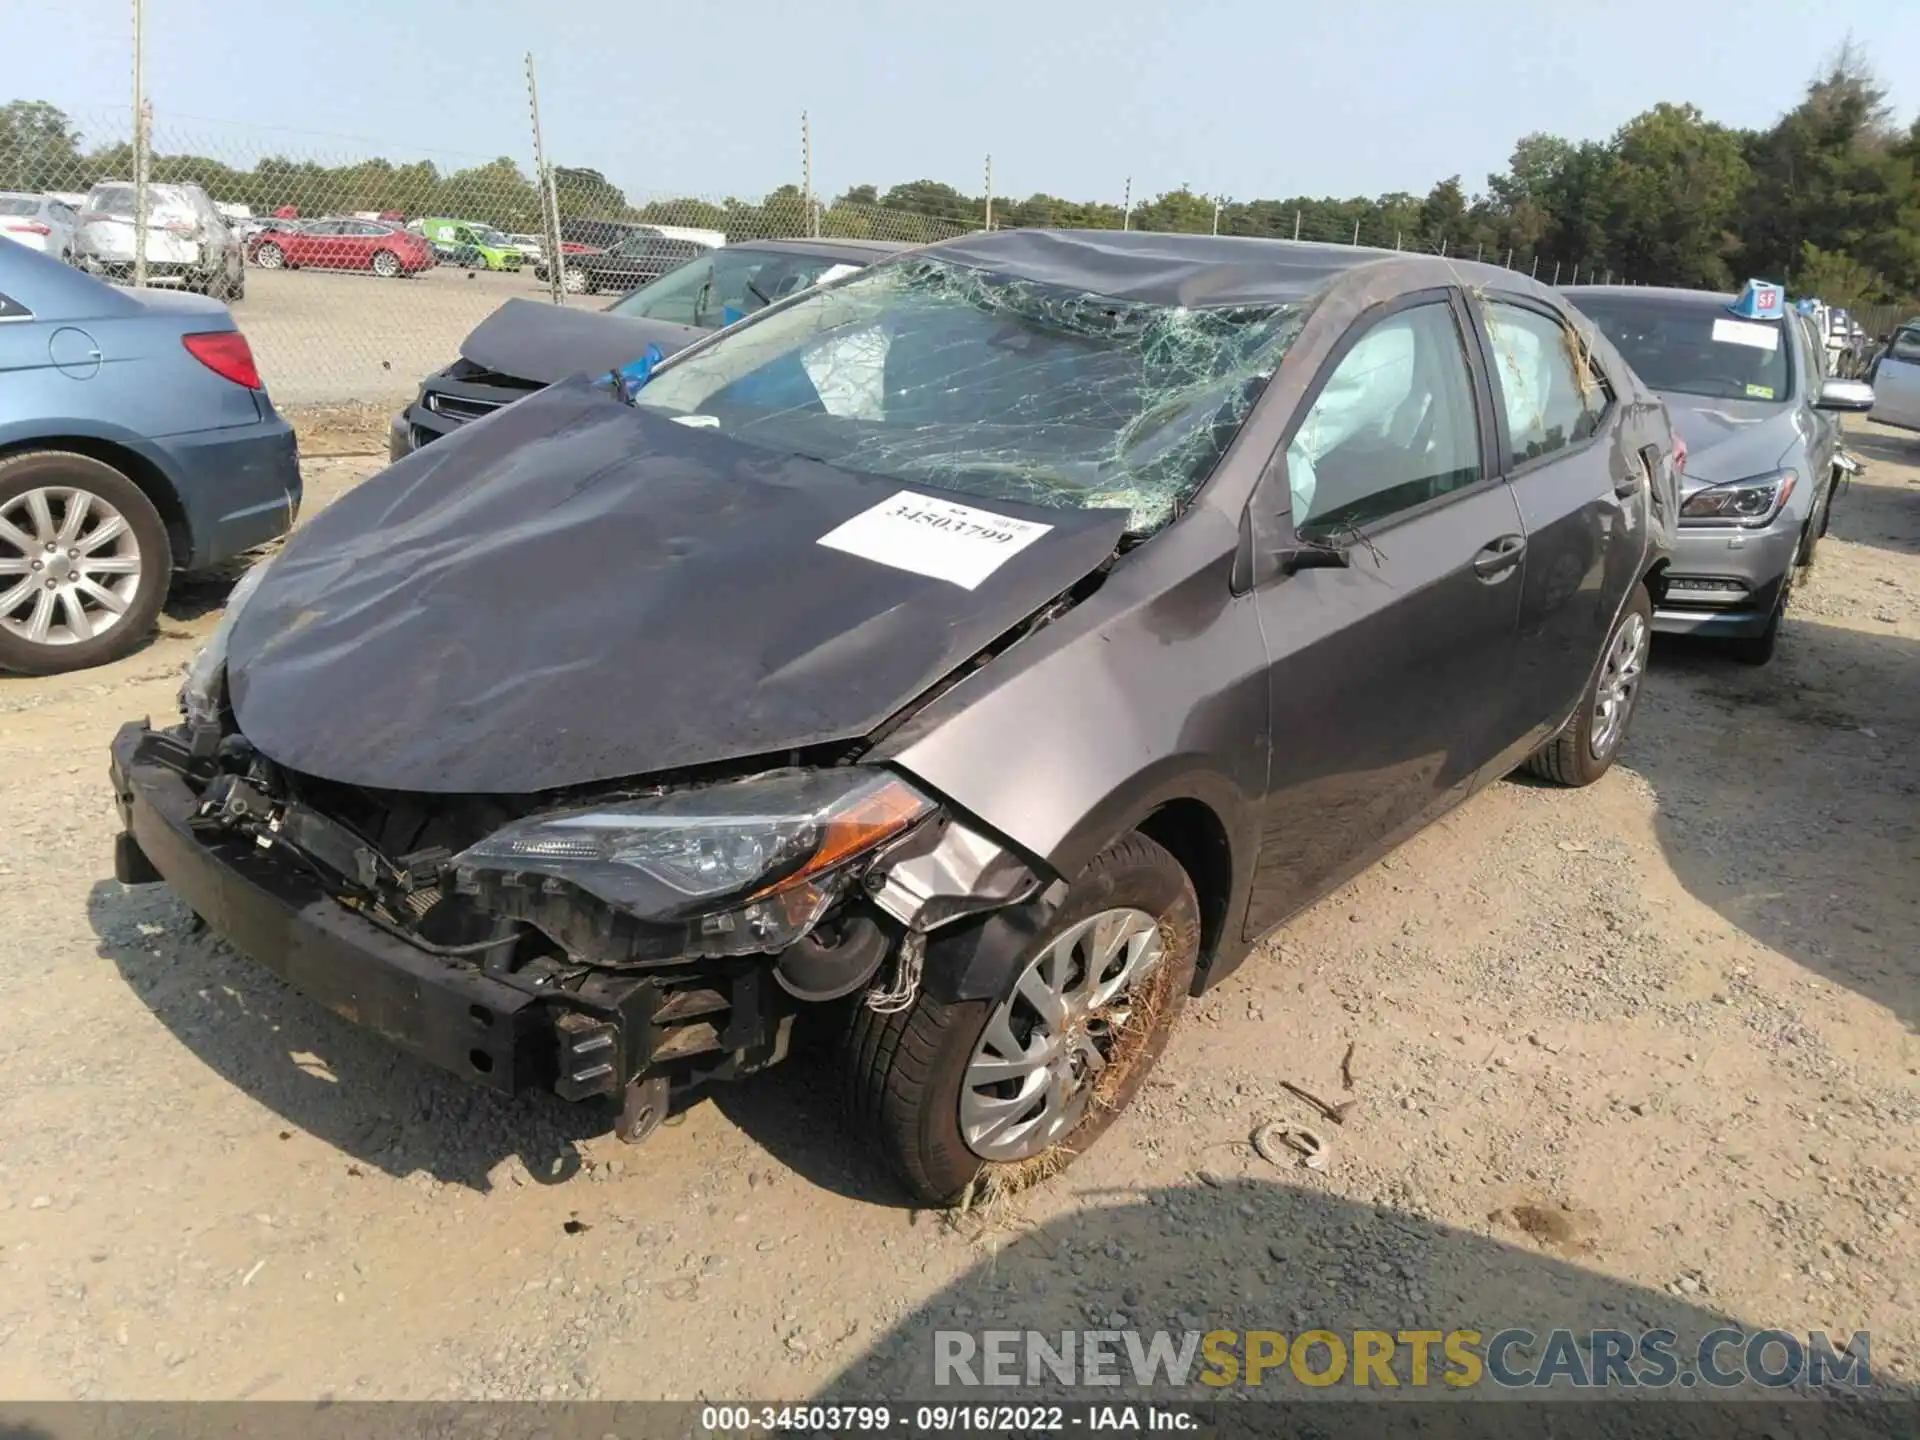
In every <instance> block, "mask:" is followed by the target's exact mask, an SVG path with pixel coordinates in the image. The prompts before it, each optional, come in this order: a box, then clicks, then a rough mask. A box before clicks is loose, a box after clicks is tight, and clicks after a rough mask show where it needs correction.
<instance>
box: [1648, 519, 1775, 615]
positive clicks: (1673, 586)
mask: <svg viewBox="0 0 1920 1440" xmlns="http://www.w3.org/2000/svg"><path fill="white" fill-rule="evenodd" d="M1803 523H1804V522H1802V521H1801V520H1799V519H1798V518H1789V517H1785V516H1783V517H1781V518H1780V519H1778V520H1776V521H1775V522H1774V523H1773V525H1772V526H1770V527H1769V528H1767V529H1765V530H1758V531H1754V530H1737V529H1735V528H1733V527H1731V526H1727V527H1721V526H1712V527H1708V526H1698V527H1695V526H1683V527H1682V528H1681V530H1680V535H1679V538H1678V540H1677V541H1676V542H1675V544H1674V548H1673V563H1672V565H1671V566H1670V567H1669V568H1668V570H1667V575H1666V579H1667V585H1666V590H1665V593H1664V594H1663V595H1662V597H1661V599H1660V602H1659V604H1658V605H1657V606H1656V607H1655V609H1654V612H1653V628H1654V629H1655V630H1658V631H1660V632H1662V633H1664V634H1673V635H1720V636H1736V635H1751V634H1757V633H1759V632H1760V631H1762V630H1764V629H1766V627H1767V623H1768V622H1769V621H1770V620H1771V619H1772V617H1773V612H1774V610H1775V608H1776V607H1777V606H1778V604H1779V602H1780V591H1781V589H1782V587H1783V586H1784V585H1785V583H1786V578H1787V572H1788V571H1790V570H1791V569H1792V568H1793V563H1794V556H1795V554H1796V553H1797V551H1798V550H1799V546H1800V531H1801V527H1802V524H1803ZM1676 582H1680V583H1676ZM1714 582H1724V583H1723V584H1722V585H1720V586H1716V585H1715V583H1714ZM1695 596H1697V597H1699V598H1697V599H1693V598H1692V597H1695ZM1690 600H1691V603H1690Z"/></svg>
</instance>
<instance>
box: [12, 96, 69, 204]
mask: <svg viewBox="0 0 1920 1440" xmlns="http://www.w3.org/2000/svg"><path fill="white" fill-rule="evenodd" d="M82 168H83V167H82V162H81V158H80V132H79V131H78V130H76V129H74V127H73V123H72V122H71V121H70V120H68V119H67V117H66V115H65V113H64V112H62V111H61V110H59V109H57V108H55V107H54V106H52V105H50V104H48V103H47V102H46V101H45V100H10V101H8V102H7V103H6V104H5V105H0V190H71V189H75V188H84V186H82V185H81V178H82V177H81V171H82ZM87 183H89V184H90V183H91V181H89V182H87Z"/></svg>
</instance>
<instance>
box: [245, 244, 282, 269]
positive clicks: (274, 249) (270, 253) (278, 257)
mask: <svg viewBox="0 0 1920 1440" xmlns="http://www.w3.org/2000/svg"><path fill="white" fill-rule="evenodd" d="M253 263H254V264H256V265H258V266H259V267H260V268H261V269H262V270H278V269H279V268H280V267H281V266H282V265H285V264H286V263H287V252H286V251H284V250H282V249H281V248H280V247H279V246H278V245H262V246H261V247H260V248H259V249H258V250H256V251H254V252H253Z"/></svg>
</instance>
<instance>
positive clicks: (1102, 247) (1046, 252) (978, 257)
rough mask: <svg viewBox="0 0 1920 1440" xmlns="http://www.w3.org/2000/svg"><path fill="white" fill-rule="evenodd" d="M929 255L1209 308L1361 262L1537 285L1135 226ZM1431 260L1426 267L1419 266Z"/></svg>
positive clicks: (1457, 265) (976, 244)
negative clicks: (1174, 233)
mask: <svg viewBox="0 0 1920 1440" xmlns="http://www.w3.org/2000/svg"><path fill="white" fill-rule="evenodd" d="M926 253H927V254H930V255H938V256H940V257H942V258H944V259H952V260H955V261H958V262H959V263H961V264H963V265H971V266H974V267H977V268H979V269H982V270H987V271H991V272H993V273H996V274H1004V275H1009V276H1013V277H1016V278H1019V279H1026V280H1033V281H1036V282H1038V283H1041V284H1047V285H1058V286H1061V287H1063V288H1066V289H1072V290H1084V291H1088V292H1091V293H1093V294H1096V295H1107V296H1111V297H1113V298H1114V299H1116V300H1134V301H1139V302H1141V303H1144V304H1151V305H1179V306H1187V307H1193V308H1209V307H1221V306H1231V305H1274V304H1286V303H1291V302H1294V301H1299V300H1304V299H1306V298H1307V297H1308V296H1310V295H1313V294H1315V293H1317V292H1319V291H1320V290H1323V289H1325V288H1326V287H1327V286H1329V285H1330V284H1332V283H1333V282H1334V281H1335V280H1337V279H1339V278H1340V277H1341V276H1342V275H1343V274H1346V273H1347V272H1349V271H1353V270H1357V269H1360V268H1362V267H1365V266H1373V265H1381V266H1385V265H1389V264H1392V265H1400V266H1405V267H1408V276H1409V280H1410V281H1411V280H1412V279H1414V278H1417V277H1416V272H1418V271H1428V272H1431V275H1432V279H1433V281H1434V282H1436V283H1447V282H1448V281H1449V280H1451V281H1452V283H1458V284H1484V285H1495V284H1497V285H1499V286H1501V287H1502V288H1507V289H1517V290H1522V291H1531V290H1532V289H1534V288H1536V287H1535V286H1534V285H1533V284H1532V283H1531V282H1529V281H1528V279H1527V277H1526V276H1525V275H1522V274H1521V273H1520V272H1518V271H1511V270H1504V269H1502V268H1500V267H1499V266H1497V265H1480V264H1475V263H1474V262H1472V261H1466V260H1449V259H1446V258H1444V257H1439V256H1427V255H1421V254H1418V253H1415V252H1412V251H1396V250H1379V249H1375V248H1373V247H1372V246H1366V245H1320V244H1313V243H1309V242H1304V241H1297V240H1268V239H1260V238H1255V237H1252V236H1243V235H1167V234H1157V233H1153V232H1150V231H1143V230H996V231H992V232H980V233H976V234H972V235H963V236H961V237H959V238H958V239H955V240H945V241H940V242H937V243H935V244H933V245H930V246H928V247H927V250H926ZM1423 262H1431V264H1427V263H1423Z"/></svg>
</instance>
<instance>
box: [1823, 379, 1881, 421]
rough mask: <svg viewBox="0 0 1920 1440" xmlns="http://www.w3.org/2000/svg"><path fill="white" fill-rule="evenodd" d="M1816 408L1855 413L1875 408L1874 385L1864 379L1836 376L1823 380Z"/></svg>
mask: <svg viewBox="0 0 1920 1440" xmlns="http://www.w3.org/2000/svg"><path fill="white" fill-rule="evenodd" d="M1813 406H1814V409H1816V410H1838V411H1843V412H1849V413H1854V414H1859V413H1863V412H1865V411H1868V410H1871V409H1873V387H1872V386H1871V385H1869V384H1867V383H1866V381H1864V380H1842V379H1839V378H1838V377H1835V378H1833V379H1830V380H1826V381H1823V382H1822V383H1821V386H1820V393H1819V395H1817V396H1816V397H1815V398H1814V402H1813Z"/></svg>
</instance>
